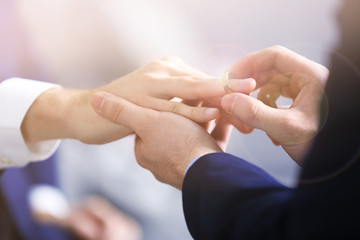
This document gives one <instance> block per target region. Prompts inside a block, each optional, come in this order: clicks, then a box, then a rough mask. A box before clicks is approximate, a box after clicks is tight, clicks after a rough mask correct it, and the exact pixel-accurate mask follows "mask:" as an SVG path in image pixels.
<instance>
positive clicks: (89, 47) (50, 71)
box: [16, 0, 338, 240]
mask: <svg viewBox="0 0 360 240" xmlns="http://www.w3.org/2000/svg"><path fill="white" fill-rule="evenodd" d="M16 2H17V5H18V14H19V18H20V19H21V20H22V23H23V25H24V27H26V29H27V35H28V37H29V39H30V42H31V46H32V49H33V51H34V52H36V55H37V56H38V58H39V59H40V60H39V61H40V62H41V63H42V68H43V69H45V70H46V76H47V77H48V79H49V81H54V82H58V83H60V84H62V85H64V86H66V87H81V88H84V87H92V86H98V85H100V84H104V83H106V82H108V81H111V80H112V79H114V78H116V77H118V76H121V75H124V74H126V73H128V72H129V71H132V70H134V69H136V68H137V67H140V66H142V65H144V64H145V63H147V62H149V61H151V60H154V59H157V58H160V57H163V56H166V55H175V56H178V57H180V58H182V59H183V60H184V61H185V62H187V63H189V64H191V65H193V66H195V67H198V68H200V69H201V70H203V71H205V72H207V73H209V74H213V75H215V76H221V73H222V71H223V70H224V68H226V67H228V66H229V65H230V64H232V63H233V62H234V61H236V59H238V58H240V57H241V56H243V55H244V54H246V53H249V52H252V51H257V50H260V49H262V48H266V47H269V46H272V45H284V46H286V47H288V48H290V49H292V50H294V51H297V52H299V53H301V54H303V55H305V56H306V57H308V58H310V59H312V60H314V61H317V62H320V63H322V64H324V65H328V61H327V59H328V55H329V53H330V50H329V49H331V47H332V46H333V45H334V44H335V43H336V41H337V30H336V24H335V22H336V20H335V13H336V7H337V5H338V1H337V0H316V1H314V0H303V1H289V0H273V1H267V0H225V1H208V0H207V1H205V0H195V1H194V0H182V1H166V0H151V1H147V0H132V1H115V0H97V1H96V0H71V1H70V0H68V1H66V0H65V1H64V0H53V1H46V0H33V1H26V0H17V1H16ZM132 150H133V138H132V137H128V138H126V139H123V140H121V141H118V142H115V143H111V144H107V145H104V146H86V145H84V144H81V143H79V142H76V141H70V140H67V141H64V142H63V144H62V147H61V149H60V152H59V154H60V156H61V161H60V165H59V166H60V170H61V175H62V185H63V188H64V191H65V192H66V193H67V195H68V196H69V198H70V199H71V201H77V200H79V199H81V197H82V196H86V195H88V194H91V193H98V194H104V195H106V196H107V197H108V198H110V199H111V200H112V201H113V202H114V203H115V204H116V205H117V206H119V207H120V208H122V209H123V210H125V211H127V212H129V213H130V214H132V215H133V216H135V218H137V219H138V220H139V221H140V222H141V223H142V225H143V227H144V231H145V239H168V240H172V239H189V238H190V236H189V234H188V233H187V230H186V226H185V222H184V219H183V214H182V207H181V193H180V192H179V191H177V190H175V189H172V188H171V187H168V186H166V185H164V184H161V183H158V182H157V181H156V180H155V179H154V178H153V176H152V175H151V174H150V173H149V172H147V171H146V170H143V169H142V168H140V167H138V166H137V164H136V162H135V158H134V155H133V152H132ZM228 152H230V153H233V154H235V155H237V156H240V157H243V158H244V159H246V160H248V161H251V162H253V163H255V164H257V165H259V166H261V167H263V168H264V169H266V170H267V171H269V172H270V173H271V174H273V175H274V176H275V177H276V178H278V179H279V180H280V181H281V182H283V183H284V184H286V185H288V186H293V185H294V184H295V179H296V176H297V174H298V172H299V167H298V166H296V165H295V164H294V163H293V162H292V161H291V159H289V157H288V156H287V155H286V154H285V153H284V151H283V150H282V149H281V148H280V147H275V146H273V145H272V144H271V142H270V141H269V140H268V139H267V137H266V135H265V134H264V133H262V132H260V131H255V132H254V133H252V134H250V135H243V134H240V133H238V132H234V133H233V135H232V137H231V142H230V145H229V148H228Z"/></svg>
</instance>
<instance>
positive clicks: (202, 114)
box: [146, 98, 220, 123]
mask: <svg viewBox="0 0 360 240" xmlns="http://www.w3.org/2000/svg"><path fill="white" fill-rule="evenodd" d="M150 105H151V106H152V108H153V109H155V110H158V111H162V112H172V113H176V114H178V115H181V116H183V117H186V118H189V119H191V120H193V121H195V122H197V123H203V122H207V121H210V120H213V119H215V118H217V117H218V116H219V113H220V112H219V110H218V109H217V108H208V107H191V106H188V105H186V104H184V103H179V102H172V101H168V100H164V99H160V98H152V99H151V102H149V107H150ZM146 107H147V106H146Z"/></svg>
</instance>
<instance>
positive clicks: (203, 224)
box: [183, 153, 293, 239]
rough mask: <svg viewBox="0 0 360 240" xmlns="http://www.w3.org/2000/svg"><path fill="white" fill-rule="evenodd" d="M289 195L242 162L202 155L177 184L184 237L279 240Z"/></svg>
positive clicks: (224, 154) (215, 154)
mask: <svg viewBox="0 0 360 240" xmlns="http://www.w3.org/2000/svg"><path fill="white" fill-rule="evenodd" d="M292 191H293V190H292V189H289V188H287V187H285V186H283V185H281V184H280V183H279V182H277V181H276V180H275V179H274V178H273V177H271V176H270V175H269V174H267V173H266V172H265V171H263V170H262V169H260V168H258V167H256V166H255V165H253V164H251V163H249V162H247V161H245V160H242V159H240V158H237V157H234V156H232V155H230V154H226V153H214V154H208V155H205V156H203V157H201V158H200V159H199V160H198V161H197V162H196V163H195V164H194V165H193V166H192V167H191V168H190V169H189V171H188V173H187V174H186V177H185V180H184V184H183V205H184V213H185V218H186V222H187V225H188V228H189V231H190V233H191V234H192V236H193V237H194V239H280V237H279V236H280V235H281V233H279V232H278V230H279V229H281V228H282V227H284V226H283V225H285V224H286V221H285V219H286V215H284V214H283V213H284V212H285V211H283V210H284V209H285V208H286V202H287V201H288V200H289V198H290V197H291V195H292ZM273 226H277V227H275V228H274V227H273ZM259 229H261V231H259Z"/></svg>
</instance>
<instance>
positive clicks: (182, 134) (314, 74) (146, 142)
mask: <svg viewBox="0 0 360 240" xmlns="http://www.w3.org/2000/svg"><path fill="white" fill-rule="evenodd" d="M230 70H231V71H232V72H233V73H234V74H236V75H237V77H238V78H246V79H247V78H252V79H255V81H256V83H257V88H262V90H261V91H260V94H259V96H258V98H259V99H254V98H252V97H250V96H248V95H246V94H241V93H230V94H228V95H226V96H224V97H223V99H222V102H221V105H222V107H223V109H224V110H225V111H226V112H227V113H228V114H227V115H226V114H222V115H221V117H220V118H218V125H217V126H216V128H215V129H214V131H213V132H212V133H211V135H210V134H209V133H208V132H207V131H206V129H205V128H203V127H202V126H200V125H199V124H197V123H195V122H193V121H191V120H190V119H187V118H184V117H182V116H179V115H176V114H173V113H169V112H159V111H156V110H153V109H148V108H144V107H141V106H138V105H135V104H133V103H131V102H129V101H127V100H125V99H123V98H119V97H117V96H114V95H112V94H110V93H106V92H98V93H96V94H94V96H93V97H92V106H93V108H94V109H95V111H96V112H97V113H98V114H99V115H100V116H102V117H104V118H105V119H107V120H109V121H110V122H112V123H115V124H118V125H121V126H127V127H128V128H130V129H133V131H134V132H135V133H136V134H137V140H136V147H135V154H136V157H137V161H138V163H139V164H140V165H141V166H142V167H144V168H146V169H148V170H150V171H151V172H152V173H153V174H154V176H155V177H156V178H157V179H158V180H160V181H162V182H165V183H168V184H170V185H172V186H174V187H176V188H178V189H181V188H182V183H183V180H184V177H185V174H186V169H187V167H188V166H189V164H190V163H191V161H192V160H193V159H195V158H197V157H199V156H202V155H205V154H209V153H214V152H221V151H222V149H221V147H220V145H221V146H223V147H224V146H226V144H227V140H228V139H229V134H230V130H229V129H230V127H229V126H230V125H229V123H228V121H230V122H232V123H236V124H234V125H235V126H236V127H238V128H240V129H243V128H259V129H262V130H264V131H265V132H266V133H267V134H268V135H269V136H270V137H271V138H272V139H273V140H274V142H275V143H279V144H281V145H282V147H283V148H284V149H285V151H287V152H288V154H289V155H290V156H291V157H292V158H293V159H294V160H295V161H296V162H298V163H299V164H301V160H302V157H303V156H304V154H306V152H307V148H308V146H309V144H310V142H311V139H312V138H313V137H314V136H315V135H316V133H317V132H318V130H319V119H320V114H319V108H320V103H321V100H322V98H323V86H324V85H325V83H326V80H327V76H328V70H327V69H326V68H325V67H323V66H321V65H319V64H317V63H314V62H312V61H310V60H308V59H306V58H304V57H302V56H300V55H298V54H296V53H294V52H292V51H290V50H288V49H285V48H283V47H273V48H269V49H265V50H263V51H260V52H257V53H253V54H250V55H248V56H246V57H244V58H243V59H240V60H239V61H238V62H237V63H235V64H234V65H233V66H232V67H231V68H230ZM267 84H268V85H267ZM268 94H269V95H270V97H272V98H274V99H276V97H277V96H279V95H280V94H282V95H285V96H289V97H291V98H292V99H293V104H292V105H291V106H290V108H288V109H279V108H275V107H276V106H275V105H272V106H271V101H273V102H272V103H274V100H272V99H270V100H269V99H263V98H264V96H267V95H268ZM210 102H211V101H210ZM263 102H265V103H266V104H268V105H270V106H268V105H266V104H265V103H263ZM193 104H194V105H196V104H198V102H196V101H195V102H194V103H193ZM206 104H207V103H206ZM210 104H212V103H210ZM134 116H136V118H134ZM239 125H240V127H239ZM246 126H248V127H246Z"/></svg>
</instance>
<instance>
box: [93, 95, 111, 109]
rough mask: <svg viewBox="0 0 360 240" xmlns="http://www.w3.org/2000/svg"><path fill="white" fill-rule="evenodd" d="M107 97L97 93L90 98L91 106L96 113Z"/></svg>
mask: <svg viewBox="0 0 360 240" xmlns="http://www.w3.org/2000/svg"><path fill="white" fill-rule="evenodd" d="M106 97H107V95H106V94H104V93H103V92H97V93H95V94H94V95H93V97H92V98H91V105H92V106H93V108H94V109H95V110H96V111H97V112H101V109H102V107H103V105H104V102H105V99H106Z"/></svg>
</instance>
